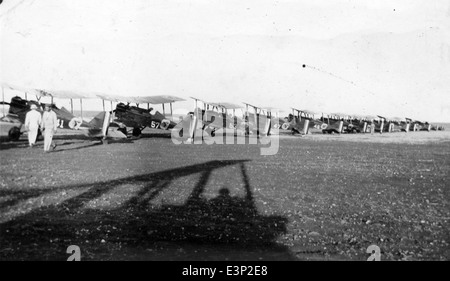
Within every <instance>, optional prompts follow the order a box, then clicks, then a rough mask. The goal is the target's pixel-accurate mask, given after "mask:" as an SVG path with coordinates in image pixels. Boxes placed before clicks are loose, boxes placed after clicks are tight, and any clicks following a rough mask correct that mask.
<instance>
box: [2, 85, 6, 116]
mask: <svg viewBox="0 0 450 281" xmlns="http://www.w3.org/2000/svg"><path fill="white" fill-rule="evenodd" d="M2 101H3V117H4V116H5V88H3V86H2Z"/></svg>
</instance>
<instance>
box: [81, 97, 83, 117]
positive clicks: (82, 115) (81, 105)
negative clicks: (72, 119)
mask: <svg viewBox="0 0 450 281" xmlns="http://www.w3.org/2000/svg"><path fill="white" fill-rule="evenodd" d="M80 106H81V120H83V99H80Z"/></svg>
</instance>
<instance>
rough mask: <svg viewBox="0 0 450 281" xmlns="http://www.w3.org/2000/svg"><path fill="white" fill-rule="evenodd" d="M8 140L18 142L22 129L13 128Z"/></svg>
mask: <svg viewBox="0 0 450 281" xmlns="http://www.w3.org/2000/svg"><path fill="white" fill-rule="evenodd" d="M8 138H9V140H11V141H18V140H19V138H20V129H19V128H17V127H12V128H11V129H10V130H9V132H8Z"/></svg>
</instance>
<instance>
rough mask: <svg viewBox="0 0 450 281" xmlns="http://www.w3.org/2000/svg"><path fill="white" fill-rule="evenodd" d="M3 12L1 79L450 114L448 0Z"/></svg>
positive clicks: (83, 5) (106, 1) (92, 6)
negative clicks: (306, 66)
mask: <svg viewBox="0 0 450 281" xmlns="http://www.w3.org/2000/svg"><path fill="white" fill-rule="evenodd" d="M0 21H1V30H0V36H1V41H0V42H1V45H0V48H1V49H0V51H1V57H0V59H1V61H0V66H1V68H0V82H6V83H11V84H16V85H20V86H23V87H35V88H41V89H47V90H52V89H54V90H72V91H83V92H103V93H106V94H116V95H160V94H168V95H176V96H180V97H183V98H186V99H189V97H190V96H194V97H198V98H202V99H205V100H208V101H227V102H234V103H240V102H242V101H245V102H249V103H254V104H255V105H260V106H275V107H279V108H281V109H282V110H284V111H288V110H289V109H290V107H296V108H301V109H311V110H316V111H319V112H322V111H323V112H348V113H361V114H372V115H377V114H379V115H385V116H400V117H411V118H415V119H421V120H429V121H445V122H450V1H448V0H442V1H440V0H433V1H419V0H407V1H401V0H397V1H396V0H390V1H387V0H382V1H376V0H358V1H351V0H346V1H345V0H336V1H325V0H320V1H317V0H315V1H313V0H310V1H262V0H256V1H242V0H241V1H223V0H219V1H210V0H208V1H206V0H204V1H202V0H198V1H186V0H184V1H167V0H164V1H148V0H145V1H144V0H134V1H122V0H91V1H88V0H84V1H75V0H34V1H32V0H24V1H19V0H16V1H14V0H4V1H3V4H1V5H0ZM303 64H307V65H309V66H312V67H314V68H312V67H308V68H302V65H303ZM319 70H321V71H319ZM340 78H342V79H340ZM351 82H352V83H351ZM15 94H18V93H17V92H13V91H8V90H5V99H7V98H10V97H11V96H12V95H15ZM19 94H20V93H19ZM66 102H67V101H61V103H62V104H66ZM89 103H90V104H89ZM100 105H101V101H95V100H91V101H85V103H84V108H85V109H101V108H100ZM193 105H194V103H193V101H192V100H190V99H189V101H187V102H181V103H178V104H175V105H174V108H175V109H178V110H177V112H180V113H182V112H185V111H187V110H192V109H193Z"/></svg>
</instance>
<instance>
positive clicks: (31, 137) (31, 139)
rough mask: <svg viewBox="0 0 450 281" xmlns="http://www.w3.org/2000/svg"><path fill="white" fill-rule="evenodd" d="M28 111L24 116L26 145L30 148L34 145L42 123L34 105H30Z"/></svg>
mask: <svg viewBox="0 0 450 281" xmlns="http://www.w3.org/2000/svg"><path fill="white" fill-rule="evenodd" d="M30 109H31V110H30V111H28V112H27V115H25V129H26V130H27V131H28V143H29V144H30V147H33V146H34V145H35V144H36V138H37V135H38V130H39V126H40V125H41V123H42V116H41V113H40V112H38V111H37V110H36V109H37V106H36V105H35V104H34V103H32V104H31V105H30Z"/></svg>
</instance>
